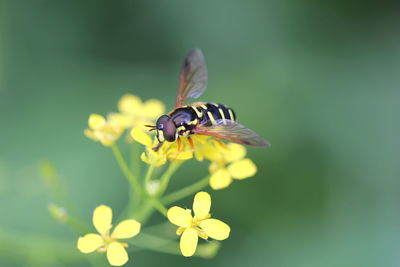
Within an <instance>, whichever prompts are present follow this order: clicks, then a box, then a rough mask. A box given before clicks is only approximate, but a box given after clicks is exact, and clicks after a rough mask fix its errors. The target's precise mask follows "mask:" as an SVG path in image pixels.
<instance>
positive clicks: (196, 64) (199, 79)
mask: <svg viewBox="0 0 400 267" xmlns="http://www.w3.org/2000/svg"><path fill="white" fill-rule="evenodd" d="M207 81H208V73H207V66H206V62H205V60H204V56H203V53H202V52H201V50H200V49H193V50H192V51H190V52H189V54H188V55H187V56H186V58H185V61H184V62H183V65H182V69H181V74H180V81H179V90H178V96H177V97H176V102H175V107H180V106H182V104H183V102H184V101H185V100H186V99H187V98H188V97H190V98H198V97H199V96H200V95H201V94H202V93H203V92H204V91H205V90H206V87H207Z"/></svg>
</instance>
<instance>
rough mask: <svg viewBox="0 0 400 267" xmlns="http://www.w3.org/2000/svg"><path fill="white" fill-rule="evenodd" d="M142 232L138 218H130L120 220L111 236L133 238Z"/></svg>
mask: <svg viewBox="0 0 400 267" xmlns="http://www.w3.org/2000/svg"><path fill="white" fill-rule="evenodd" d="M139 232H140V223H139V222H138V221H136V220H133V219H129V220H124V221H122V222H120V223H119V224H118V225H117V226H116V227H115V229H114V232H113V233H112V235H111V237H113V238H118V239H121V238H131V237H134V236H135V235H137V234H138V233H139Z"/></svg>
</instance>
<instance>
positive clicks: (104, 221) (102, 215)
mask: <svg viewBox="0 0 400 267" xmlns="http://www.w3.org/2000/svg"><path fill="white" fill-rule="evenodd" d="M111 220H112V210H111V208H110V207H108V206H106V205H101V206H98V207H97V208H96V209H95V210H94V212H93V225H94V227H95V228H96V230H97V231H98V232H99V233H100V234H105V233H106V232H107V231H108V230H110V228H111Z"/></svg>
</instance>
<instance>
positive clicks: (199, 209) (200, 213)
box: [193, 192, 211, 220]
mask: <svg viewBox="0 0 400 267" xmlns="http://www.w3.org/2000/svg"><path fill="white" fill-rule="evenodd" d="M210 208H211V197H210V194H208V193H207V192H198V193H197V194H196V195H195V197H194V201H193V211H194V215H195V216H196V218H197V219H199V220H202V219H204V218H206V217H207V216H208V214H209V213H210Z"/></svg>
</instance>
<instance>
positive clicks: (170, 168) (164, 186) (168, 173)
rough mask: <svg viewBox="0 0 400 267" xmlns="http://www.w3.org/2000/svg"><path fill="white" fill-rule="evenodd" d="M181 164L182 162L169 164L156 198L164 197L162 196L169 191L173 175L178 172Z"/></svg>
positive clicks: (161, 179)
mask: <svg viewBox="0 0 400 267" xmlns="http://www.w3.org/2000/svg"><path fill="white" fill-rule="evenodd" d="M181 164H182V162H179V163H177V162H171V163H170V164H169V166H168V169H167V170H166V171H165V172H164V174H163V175H162V176H161V178H160V188H159V189H158V192H157V194H156V196H162V194H164V192H165V190H167V187H168V184H169V181H170V180H171V177H172V175H173V174H174V173H175V172H176V170H178V168H179V167H180V166H181Z"/></svg>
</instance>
